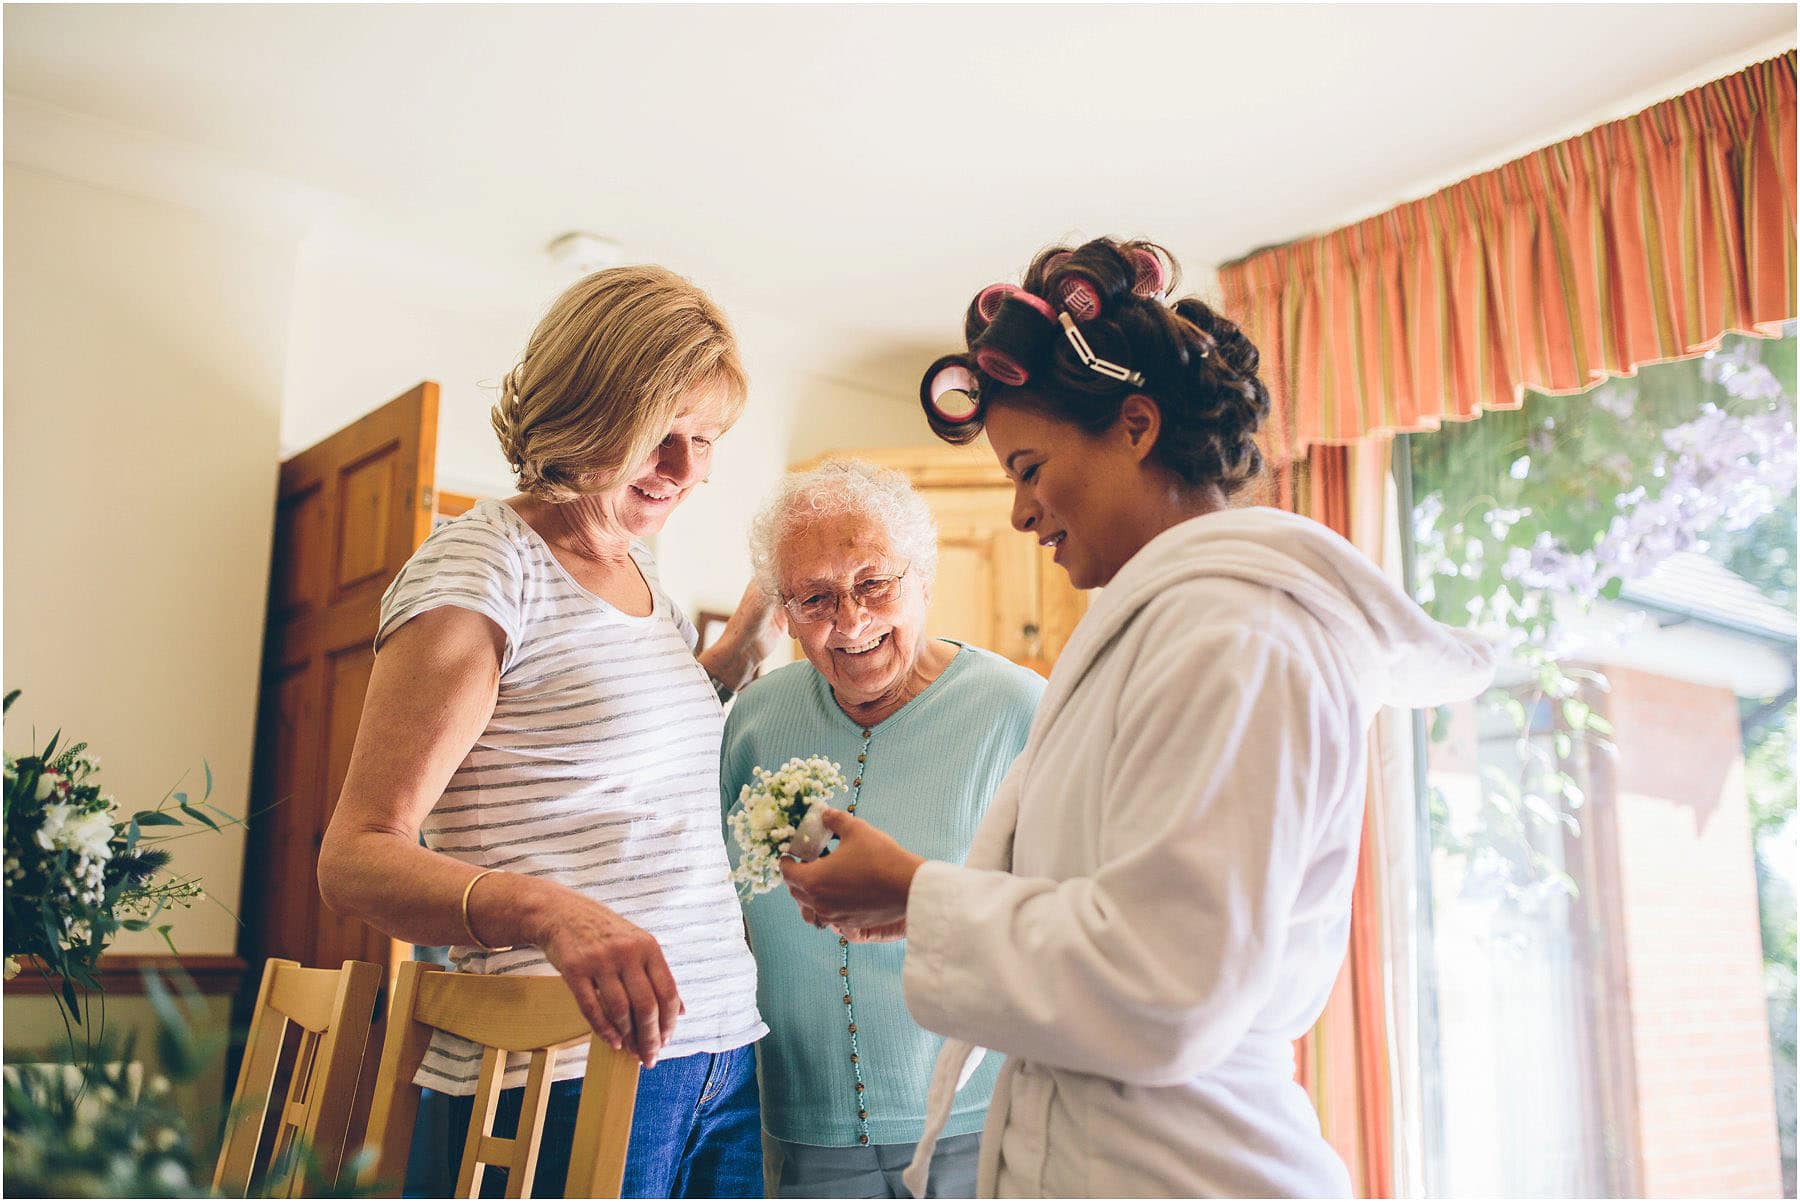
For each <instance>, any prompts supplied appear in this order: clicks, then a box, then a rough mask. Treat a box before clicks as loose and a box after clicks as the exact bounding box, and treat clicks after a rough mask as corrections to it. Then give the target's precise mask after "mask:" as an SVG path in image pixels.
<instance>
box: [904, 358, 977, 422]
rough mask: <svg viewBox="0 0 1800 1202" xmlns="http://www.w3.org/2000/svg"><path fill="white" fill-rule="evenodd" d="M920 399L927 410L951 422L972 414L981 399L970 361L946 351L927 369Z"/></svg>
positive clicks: (965, 419) (973, 414)
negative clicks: (970, 367)
mask: <svg viewBox="0 0 1800 1202" xmlns="http://www.w3.org/2000/svg"><path fill="white" fill-rule="evenodd" d="M919 400H920V402H921V403H922V404H923V405H924V406H925V411H926V412H927V413H929V414H931V415H932V416H934V417H936V418H937V419H938V420H939V421H942V422H945V423H948V424H950V425H960V424H961V423H963V422H966V421H968V420H970V419H971V418H973V417H974V416H975V414H976V412H977V411H978V410H979V409H980V408H981V399H980V393H979V391H978V386H977V384H976V380H975V373H974V372H972V371H970V370H969V364H968V361H967V360H966V359H965V358H964V357H963V356H962V355H945V356H944V357H943V358H941V359H939V360H938V361H937V362H936V363H933V364H932V365H931V366H930V367H929V368H928V369H926V372H925V380H924V383H923V384H922V385H921V386H920V388H919Z"/></svg>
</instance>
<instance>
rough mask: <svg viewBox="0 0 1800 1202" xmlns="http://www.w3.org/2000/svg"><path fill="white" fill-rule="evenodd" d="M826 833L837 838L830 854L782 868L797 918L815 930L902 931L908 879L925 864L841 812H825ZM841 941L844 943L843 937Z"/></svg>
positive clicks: (881, 833)
mask: <svg viewBox="0 0 1800 1202" xmlns="http://www.w3.org/2000/svg"><path fill="white" fill-rule="evenodd" d="M824 821H825V829H827V830H829V831H830V832H831V833H832V834H834V835H836V836H837V837H838V842H837V846H836V847H833V848H832V849H831V851H830V853H829V854H827V855H824V856H821V857H819V858H818V859H816V860H814V861H813V862H812V863H810V864H801V863H798V862H796V861H793V860H783V861H782V862H781V875H782V876H783V877H784V878H786V880H787V886H788V892H789V893H792V894H793V895H794V900H795V901H796V902H798V903H799V905H800V914H801V917H803V918H805V919H806V920H807V921H808V922H810V923H812V924H813V925H815V926H823V925H826V924H830V925H831V926H833V927H840V928H848V929H851V930H859V931H885V930H890V929H892V928H894V927H896V926H897V927H898V928H899V934H896V935H891V936H887V937H888V938H898V937H899V935H901V934H904V933H905V930H906V899H907V897H908V895H909V894H910V893H911V891H912V879H913V874H914V873H916V872H918V871H919V866H920V865H922V864H924V863H925V859H924V857H923V856H915V855H914V854H913V853H912V852H910V851H907V850H906V849H905V848H904V847H902V846H900V844H898V843H897V842H895V841H894V839H893V838H892V837H891V836H889V835H888V834H887V833H886V832H884V831H881V830H879V829H878V828H876V827H873V826H870V825H869V824H868V823H866V822H864V821H863V820H862V819H860V818H856V817H853V816H852V815H850V814H847V813H845V812H844V811H843V810H826V811H825V813H824ZM845 938H849V936H848V935H846V936H845Z"/></svg>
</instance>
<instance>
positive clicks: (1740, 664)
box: [1395, 329, 1796, 1197]
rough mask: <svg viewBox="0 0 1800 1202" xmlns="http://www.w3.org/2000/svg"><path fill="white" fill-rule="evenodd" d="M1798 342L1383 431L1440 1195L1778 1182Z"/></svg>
mask: <svg viewBox="0 0 1800 1202" xmlns="http://www.w3.org/2000/svg"><path fill="white" fill-rule="evenodd" d="M1794 346H1795V342H1794V338H1793V336H1792V330H1791V329H1790V330H1789V331H1788V336H1787V337H1785V338H1782V339H1779V340H1764V339H1753V338H1745V339H1740V338H1735V337H1734V338H1730V339H1727V340H1726V343H1725V345H1724V346H1722V347H1721V349H1720V350H1718V351H1717V352H1715V353H1713V354H1711V355H1709V356H1706V357H1705V358H1703V359H1697V360H1689V361H1684V362H1680V363H1672V364H1661V365H1653V366H1647V367H1645V368H1643V369H1642V370H1641V371H1640V372H1639V374H1638V376H1637V377H1635V378H1633V379H1618V380H1611V381H1608V382H1606V383H1604V384H1602V385H1599V386H1597V387H1596V388H1594V389H1590V390H1588V391H1587V392H1585V393H1582V394H1580V395H1578V396H1569V397H1553V396H1544V395H1536V394H1531V395H1528V396H1527V398H1526V401H1525V404H1524V405H1523V407H1522V408H1521V409H1519V410H1517V411H1512V412H1502V413H1490V414H1487V415H1484V416H1483V417H1481V418H1480V419H1479V420H1477V421H1474V422H1470V423H1467V424H1460V425H1453V426H1446V427H1444V428H1443V429H1441V430H1439V431H1437V432H1434V433H1430V434H1422V435H1414V436H1411V437H1408V438H1405V439H1403V440H1401V441H1402V445H1401V446H1399V447H1397V448H1396V455H1395V470H1396V476H1397V478H1398V481H1397V482H1398V484H1399V492H1400V498H1401V510H1402V513H1403V515H1407V516H1409V517H1410V520H1406V518H1405V517H1403V520H1402V523H1401V525H1402V531H1403V533H1402V537H1403V540H1404V558H1405V560H1406V566H1407V569H1408V573H1409V581H1410V585H1411V587H1412V588H1413V590H1414V595H1415V596H1416V597H1417V598H1418V599H1419V601H1420V602H1421V604H1423V605H1425V606H1426V608H1427V609H1429V610H1430V611H1431V612H1432V613H1433V615H1434V616H1436V617H1439V618H1441V619H1443V620H1445V621H1449V622H1453V623H1457V624H1466V625H1473V626H1475V627H1477V628H1480V629H1483V630H1485V631H1487V632H1489V633H1490V634H1492V635H1494V636H1495V637H1496V638H1499V639H1503V640H1505V642H1506V644H1507V646H1508V647H1509V656H1508V662H1507V666H1506V667H1505V668H1504V669H1503V671H1502V673H1501V676H1500V678H1499V680H1498V681H1497V682H1496V684H1495V686H1494V687H1493V688H1492V689H1491V690H1489V692H1488V693H1487V694H1485V695H1484V696H1483V697H1481V698H1479V699H1478V700H1477V701H1475V702H1472V703H1469V704H1467V705H1463V706H1455V707H1445V708H1444V709H1440V710H1438V711H1435V712H1433V713H1431V714H1428V715H1424V716H1422V718H1421V721H1420V731H1419V735H1420V738H1419V742H1420V745H1421V747H1422V748H1423V754H1421V755H1420V756H1419V761H1420V775H1421V780H1420V788H1419V797H1420V806H1419V811H1420V812H1419V826H1420V841H1421V843H1422V845H1423V847H1424V848H1425V849H1426V851H1425V853H1424V854H1423V855H1422V856H1421V863H1420V866H1419V870H1418V873H1417V880H1416V887H1417V891H1418V895H1417V906H1416V913H1417V914H1418V916H1419V922H1420V924H1421V928H1422V929H1421V930H1420V931H1419V938H1418V939H1417V940H1416V946H1417V948H1418V949H1419V950H1418V958H1419V962H1418V963H1417V964H1416V965H1414V966H1413V968H1414V969H1415V972H1414V973H1413V974H1412V975H1413V976H1415V977H1416V979H1417V980H1418V981H1419V982H1420V984H1419V996H1418V998H1417V1002H1418V1009H1419V1015H1420V1029H1421V1038H1420V1040H1419V1045H1420V1046H1419V1048H1418V1056H1419V1063H1418V1064H1417V1065H1416V1066H1414V1067H1415V1068H1416V1070H1417V1072H1416V1074H1415V1076H1416V1079H1417V1080H1418V1082H1419V1094H1420V1097H1419V1099H1418V1101H1419V1103H1420V1105H1419V1107H1418V1111H1419V1113H1420V1114H1421V1115H1422V1118H1421V1124H1422V1126H1423V1128H1424V1129H1423V1130H1422V1131H1420V1132H1418V1135H1419V1136H1420V1137H1421V1140H1420V1142H1421V1145H1422V1147H1423V1154H1422V1155H1423V1161H1424V1163H1423V1165H1422V1169H1423V1173H1424V1185H1425V1188H1426V1190H1427V1192H1428V1193H1430V1194H1432V1195H1435V1196H1452V1197H1461V1196H1475V1195H1494V1194H1502V1195H1515V1196H1537V1197H1581V1196H1601V1197H1633V1196H1645V1195H1650V1196H1659V1195H1660V1196H1666V1195H1671V1194H1675V1195H1696V1194H1698V1195H1713V1196H1766V1195H1770V1194H1774V1193H1776V1192H1777V1190H1778V1189H1781V1190H1784V1192H1785V1193H1786V1194H1787V1195H1788V1196H1790V1197H1791V1196H1792V1195H1793V1192H1794V1148H1793V1138H1792V1132H1793V1123H1794V893H1793V888H1794V877H1793V873H1794V865H1795V853H1794V848H1795V830H1796V828H1795V825H1794V823H1793V820H1792V816H1793V811H1794V724H1795V719H1794V655H1795V562H1794V559H1795V504H1794V465H1795V455H1794Z"/></svg>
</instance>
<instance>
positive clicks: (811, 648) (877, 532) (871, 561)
mask: <svg viewBox="0 0 1800 1202" xmlns="http://www.w3.org/2000/svg"><path fill="white" fill-rule="evenodd" d="M776 562H777V563H778V564H779V565H780V579H781V592H782V599H783V600H784V601H786V600H788V599H791V598H806V597H815V596H819V595H822V594H828V593H830V592H832V591H834V590H835V591H836V592H837V594H838V601H837V615H836V617H833V618H827V619H825V620H823V621H818V622H808V621H804V620H802V619H799V618H796V617H795V616H794V614H793V612H792V610H791V609H790V610H789V617H788V628H789V630H790V632H791V633H792V634H793V636H794V637H795V638H796V639H798V640H799V641H800V646H801V649H802V650H804V651H805V652H806V658H807V659H808V660H809V661H810V662H811V663H812V666H813V667H815V668H817V669H818V670H819V674H820V675H821V676H823V677H824V678H825V682H826V683H827V684H829V685H830V686H831V690H832V692H833V693H834V694H836V696H837V699H838V701H839V703H840V704H843V705H848V706H867V705H872V704H874V703H876V702H879V701H882V700H884V699H886V698H889V697H895V696H898V695H899V694H900V693H902V692H903V691H904V690H905V688H906V685H907V678H908V676H909V674H910V673H911V672H912V670H913V667H914V664H915V662H916V661H917V659H918V656H919V650H920V647H921V645H922V644H923V641H924V637H925V610H926V607H927V606H928V605H929V604H930V602H931V589H930V587H929V586H928V585H927V584H926V582H925V581H924V579H923V578H922V576H921V575H920V573H919V572H918V571H916V570H914V569H912V568H911V566H910V565H909V564H908V563H906V561H904V560H903V559H900V558H897V557H896V556H895V554H894V551H893V547H892V545H891V544H890V542H889V540H888V535H887V531H885V530H884V529H882V528H881V525H880V524H879V523H878V522H874V521H871V520H869V519H868V518H866V517H863V516H861V515H858V514H837V515H833V516H831V517H827V518H823V519H821V520H818V521H815V522H809V523H807V524H804V525H801V526H799V527H797V528H795V529H794V530H792V531H791V532H789V533H788V534H787V535H786V536H785V537H784V538H783V539H782V540H781V544H780V546H779V548H778V549H777V554H776ZM901 572H905V573H906V575H905V577H904V578H903V579H902V580H901V581H900V583H899V593H898V595H897V596H895V597H894V599H893V600H892V601H890V602H888V603H886V604H884V605H879V606H876V607H875V608H873V609H871V608H868V607H866V606H864V605H863V604H861V603H860V602H858V601H857V600H856V599H855V598H854V597H853V596H851V595H850V593H851V590H852V589H854V588H855V587H856V585H858V584H860V583H862V582H863V581H865V580H867V579H869V578H870V577H872V576H894V575H898V574H899V573H901Z"/></svg>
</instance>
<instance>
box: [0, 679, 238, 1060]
mask: <svg viewBox="0 0 1800 1202" xmlns="http://www.w3.org/2000/svg"><path fill="white" fill-rule="evenodd" d="M18 696H19V693H18V690H16V689H15V690H13V691H12V692H11V693H9V694H7V696H6V700H5V708H6V709H7V710H10V709H11V707H12V703H13V701H14V700H15V699H17V697H18ZM61 739H62V735H61V732H60V731H59V732H58V733H56V734H53V735H51V736H50V741H49V742H48V743H47V744H46V745H45V746H44V748H43V750H42V751H34V752H32V753H30V754H28V755H24V756H18V757H14V756H10V755H9V756H7V757H6V758H5V836H4V842H5V875H6V898H5V921H6V935H5V955H6V968H7V973H6V975H7V976H8V977H11V976H12V975H13V974H14V973H15V972H16V971H18V970H19V965H20V960H19V957H22V956H32V957H35V958H36V961H37V969H38V971H39V972H41V973H42V974H43V975H44V976H45V978H46V979H48V980H50V981H51V982H53V983H54V984H55V985H56V990H55V991H54V993H53V996H54V997H55V999H56V1002H57V1005H58V1006H59V1007H60V1008H61V1009H62V1012H63V1016H64V1019H65V1021H67V1022H68V1023H69V1024H71V1025H72V1026H73V1025H81V1024H82V1023H83V1021H84V1007H83V1005H82V998H83V996H84V995H85V994H87V993H89V992H91V991H93V990H96V989H98V988H99V981H98V978H97V976H96V966H97V964H98V962H99V959H100V955H101V953H102V952H104V951H105V950H106V948H107V947H108V945H110V944H111V943H112V941H113V940H114V938H116V937H117V936H118V934H119V933H120V932H121V931H147V930H150V929H152V927H153V925H154V926H155V929H156V930H157V931H158V932H159V933H160V934H161V935H162V937H163V939H164V941H165V942H167V941H168V938H169V929H170V928H169V926H168V924H166V923H165V924H161V925H155V924H156V919H157V918H158V917H159V916H160V915H161V914H162V913H163V911H164V910H165V909H167V908H168V907H169V906H171V905H188V904H191V903H192V902H193V901H195V900H196V899H198V898H200V897H203V896H205V890H204V889H202V888H201V886H200V882H199V880H198V879H197V878H195V877H191V876H182V875H171V874H169V873H168V872H167V868H168V865H169V853H168V851H167V850H166V849H164V848H163V847H162V846H161V845H162V844H165V843H167V842H169V841H170V840H172V839H176V838H180V837H182V835H183V834H186V833H191V832H192V831H197V830H213V831H216V830H218V829H219V824H220V822H221V821H224V822H228V823H230V822H236V821H237V819H235V818H233V817H232V816H231V815H229V814H227V813H225V812H224V811H223V810H220V809H218V808H217V807H216V806H213V805H211V804H210V802H209V801H208V798H209V797H210V796H211V793H212V769H211V767H210V766H208V767H207V768H206V793H205V794H203V795H202V796H201V798H200V799H199V800H198V801H194V800H191V799H190V798H189V796H188V795H187V794H186V793H184V792H179V791H177V789H171V790H170V791H169V793H168V794H166V795H164V797H163V799H162V800H161V801H160V802H158V803H157V804H156V805H155V806H154V807H152V808H150V809H146V810H138V811H137V812H135V813H133V814H131V815H130V816H129V817H126V816H124V815H122V814H121V813H120V811H119V809H118V805H117V802H116V801H115V800H114V799H113V798H112V797H111V796H110V795H109V794H107V793H105V792H103V791H102V790H101V788H100V785H99V781H98V772H99V766H98V764H97V763H96V762H95V759H94V757H92V756H90V755H89V754H88V753H87V746H88V745H87V744H86V743H76V744H74V745H72V746H68V747H63V748H61V749H60V750H59V748H58V744H59V743H60V742H61ZM178 787H179V786H178ZM171 805H172V806H173V808H171ZM163 828H170V829H171V831H172V832H173V833H158V834H147V833H146V832H147V831H161V830H163ZM183 828H187V829H186V830H184V829H183ZM171 947H173V945H172V944H171Z"/></svg>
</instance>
